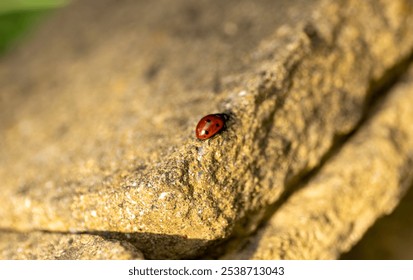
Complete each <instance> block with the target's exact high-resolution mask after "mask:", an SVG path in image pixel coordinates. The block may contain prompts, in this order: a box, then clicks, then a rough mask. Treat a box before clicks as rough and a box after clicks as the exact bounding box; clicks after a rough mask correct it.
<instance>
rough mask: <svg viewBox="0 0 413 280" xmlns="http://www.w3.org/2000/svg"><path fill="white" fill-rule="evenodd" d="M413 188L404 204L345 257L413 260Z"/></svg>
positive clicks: (352, 258) (342, 257)
mask: <svg viewBox="0 0 413 280" xmlns="http://www.w3.org/2000/svg"><path fill="white" fill-rule="evenodd" d="M412 213H413V188H411V187H410V189H409V192H408V193H407V194H406V196H405V197H403V199H402V201H401V202H400V205H399V206H397V208H396V209H395V210H394V212H393V213H392V214H391V215H389V216H385V217H383V218H381V219H379V220H378V221H377V222H376V223H375V224H374V226H373V227H371V228H370V229H369V230H368V231H367V232H366V234H365V235H364V236H363V238H362V239H361V240H360V242H359V243H357V245H356V246H354V247H353V248H352V249H351V250H350V251H349V252H348V253H345V254H344V255H342V256H341V257H340V258H341V259H351V260H413V216H412Z"/></svg>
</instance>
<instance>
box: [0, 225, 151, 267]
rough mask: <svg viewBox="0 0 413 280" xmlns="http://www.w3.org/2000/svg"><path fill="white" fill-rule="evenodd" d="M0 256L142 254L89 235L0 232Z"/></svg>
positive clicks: (120, 256)
mask: <svg viewBox="0 0 413 280" xmlns="http://www.w3.org/2000/svg"><path fill="white" fill-rule="evenodd" d="M0 259H3V260H4V259H8V260H38V259H42V260H90V259H95V260H119V259H121V260H134V259H143V256H142V253H141V252H139V251H138V250H137V249H136V248H135V247H134V246H133V245H131V244H129V243H128V242H126V241H118V240H108V239H105V238H103V237H101V236H97V235H90V234H70V233H68V234H64V233H46V232H31V233H14V232H0Z"/></svg>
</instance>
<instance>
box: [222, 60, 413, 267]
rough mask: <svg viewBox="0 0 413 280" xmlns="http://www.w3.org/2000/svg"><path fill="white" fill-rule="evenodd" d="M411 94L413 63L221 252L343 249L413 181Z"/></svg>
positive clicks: (280, 254) (313, 255) (262, 254)
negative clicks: (259, 222) (313, 170)
mask: <svg viewBox="0 0 413 280" xmlns="http://www.w3.org/2000/svg"><path fill="white" fill-rule="evenodd" d="M411 100H413V67H411V69H410V74H409V75H408V76H407V77H406V78H405V80H404V81H403V82H401V83H400V84H398V86H397V87H396V88H395V89H393V90H391V91H390V92H389V96H388V97H386V100H384V101H383V104H381V106H379V108H378V109H376V110H374V114H373V116H372V117H371V119H369V120H368V122H367V123H366V124H364V125H363V126H361V127H360V129H358V131H357V132H356V133H355V135H354V136H352V137H351V138H350V139H349V140H348V141H347V142H346V143H345V144H344V145H343V147H340V148H339V149H338V150H337V151H335V155H334V156H333V157H332V158H331V159H329V160H328V161H327V162H326V163H325V165H324V166H322V167H321V169H320V170H319V171H318V172H317V174H316V175H315V176H313V177H312V178H311V179H310V181H309V182H308V183H307V184H305V185H304V186H303V188H302V189H301V190H298V191H296V192H295V193H294V194H293V195H292V196H291V198H289V199H288V200H287V201H286V202H285V203H284V204H283V205H282V206H281V207H280V208H279V209H277V211H276V212H275V214H274V216H273V217H271V218H270V219H269V221H268V223H267V224H266V225H265V226H264V227H263V228H262V229H260V230H259V232H258V233H257V234H256V235H255V236H254V237H252V238H250V239H244V240H239V242H238V244H236V245H237V246H235V244H232V246H231V247H233V248H237V249H235V250H234V251H232V252H229V253H228V254H227V255H226V256H225V257H224V258H229V259H234V258H240V259H336V258H339V257H340V254H341V253H343V252H346V251H348V250H349V249H350V248H351V247H352V246H353V245H354V244H355V243H356V242H357V241H358V240H359V239H360V238H361V237H362V236H363V234H364V232H365V231H366V230H367V229H368V228H369V227H370V226H371V225H372V224H373V223H374V222H375V221H376V220H377V219H378V218H379V217H380V216H382V215H385V214H389V213H390V212H391V211H392V210H393V209H394V207H395V206H396V205H397V204H398V202H399V200H400V198H401V197H403V195H404V193H405V192H406V190H407V189H408V188H409V187H410V186H411V184H412V179H413V110H412V108H411V102H410V101H411ZM239 248H243V249H242V250H239Z"/></svg>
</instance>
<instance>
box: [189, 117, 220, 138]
mask: <svg viewBox="0 0 413 280" xmlns="http://www.w3.org/2000/svg"><path fill="white" fill-rule="evenodd" d="M227 119H228V115H226V114H210V115H206V116H205V117H203V118H202V119H201V120H200V121H199V122H198V124H197V126H196V129H195V135H196V138H198V139H200V140H205V139H209V138H211V137H212V136H214V135H215V134H217V133H218V132H220V131H221V130H223V129H224V128H225V121H226V120H227Z"/></svg>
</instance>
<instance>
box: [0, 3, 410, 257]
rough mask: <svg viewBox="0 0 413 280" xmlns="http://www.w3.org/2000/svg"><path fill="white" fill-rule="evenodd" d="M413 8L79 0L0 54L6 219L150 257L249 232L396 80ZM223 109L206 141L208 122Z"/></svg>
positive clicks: (17, 227) (19, 226) (1, 215)
mask: <svg viewBox="0 0 413 280" xmlns="http://www.w3.org/2000/svg"><path fill="white" fill-rule="evenodd" d="M412 34H413V8H412V1H404V0H396V1H373V0H370V1H362V2H361V1H332V0H331V1H328V0H325V1H298V0H296V1H275V2H274V1H265V0H261V1H247V0H243V1H218V0H216V1H196V2H188V1H183V0H180V1H174V2H173V3H172V2H170V1H166V0H164V1H150V2H147V1H139V2H138V1H132V0H129V1H123V2H122V4H119V3H118V2H117V1H113V0H103V1H102V0H89V1H76V2H74V4H73V5H72V6H70V7H68V8H67V9H64V10H62V11H60V12H58V13H57V14H56V15H55V16H54V17H53V18H52V19H50V20H49V21H48V23H46V24H45V25H44V26H43V27H42V28H41V29H40V30H39V31H38V32H37V33H36V34H34V35H33V37H32V38H31V39H30V40H28V42H27V43H26V44H24V45H23V46H22V47H21V48H20V49H18V50H16V51H14V52H12V53H10V54H9V55H8V56H6V57H4V58H2V60H1V61H0V101H1V102H0V133H1V135H2V137H1V138H0V178H1V186H2V192H1V193H0V202H1V203H0V205H1V206H0V228H4V229H11V230H13V231H23V230H24V231H32V230H47V231H60V232H71V233H76V232H96V231H98V232H101V233H104V234H106V235H110V236H113V238H117V239H120V240H124V239H125V240H129V242H131V243H132V244H134V246H137V247H138V248H139V249H140V250H141V251H142V252H143V253H144V254H145V257H148V258H186V257H197V256H199V255H201V254H202V253H203V252H204V250H205V249H207V248H209V247H211V246H213V245H214V244H217V243H219V242H221V241H222V240H225V239H226V238H228V237H229V236H238V235H240V236H243V235H248V234H250V233H251V232H253V231H254V230H255V229H256V228H257V226H258V225H259V224H260V223H261V221H262V219H263V217H264V216H265V215H266V213H267V211H268V209H269V208H271V206H272V205H273V204H274V203H277V201H278V200H279V198H280V196H281V195H283V194H284V193H285V192H286V191H289V190H293V189H294V187H295V186H296V185H297V184H299V183H300V181H301V180H302V178H303V176H306V175H307V174H309V172H311V171H312V170H313V169H314V168H316V167H317V166H318V165H319V164H320V162H321V160H322V159H323V158H324V157H325V156H326V155H327V154H328V153H329V152H330V151H331V149H332V147H333V146H334V145H336V144H337V142H338V141H339V140H340V139H341V138H342V137H343V136H345V135H347V134H348V133H350V132H351V131H352V130H353V129H354V128H355V127H356V126H357V125H358V123H359V121H360V120H361V118H362V117H363V115H364V112H365V108H366V107H368V106H369V104H370V99H371V97H372V96H373V94H374V93H377V92H378V91H379V90H381V89H382V88H383V85H384V84H386V82H388V81H392V80H393V79H394V78H395V77H396V76H398V75H399V74H400V72H401V71H400V69H401V68H402V67H401V66H402V65H403V64H404V63H405V62H406V61H407V60H408V58H409V56H410V54H411V52H412V49H413V36H412ZM215 112H225V113H228V114H229V115H230V120H229V121H228V123H227V129H226V131H224V132H223V133H221V134H220V135H218V136H216V137H214V138H213V139H210V140H206V141H202V142H201V141H199V140H197V139H195V137H194V128H195V125H196V123H197V121H198V120H199V119H200V118H201V117H202V116H203V115H206V114H209V113H215Z"/></svg>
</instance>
